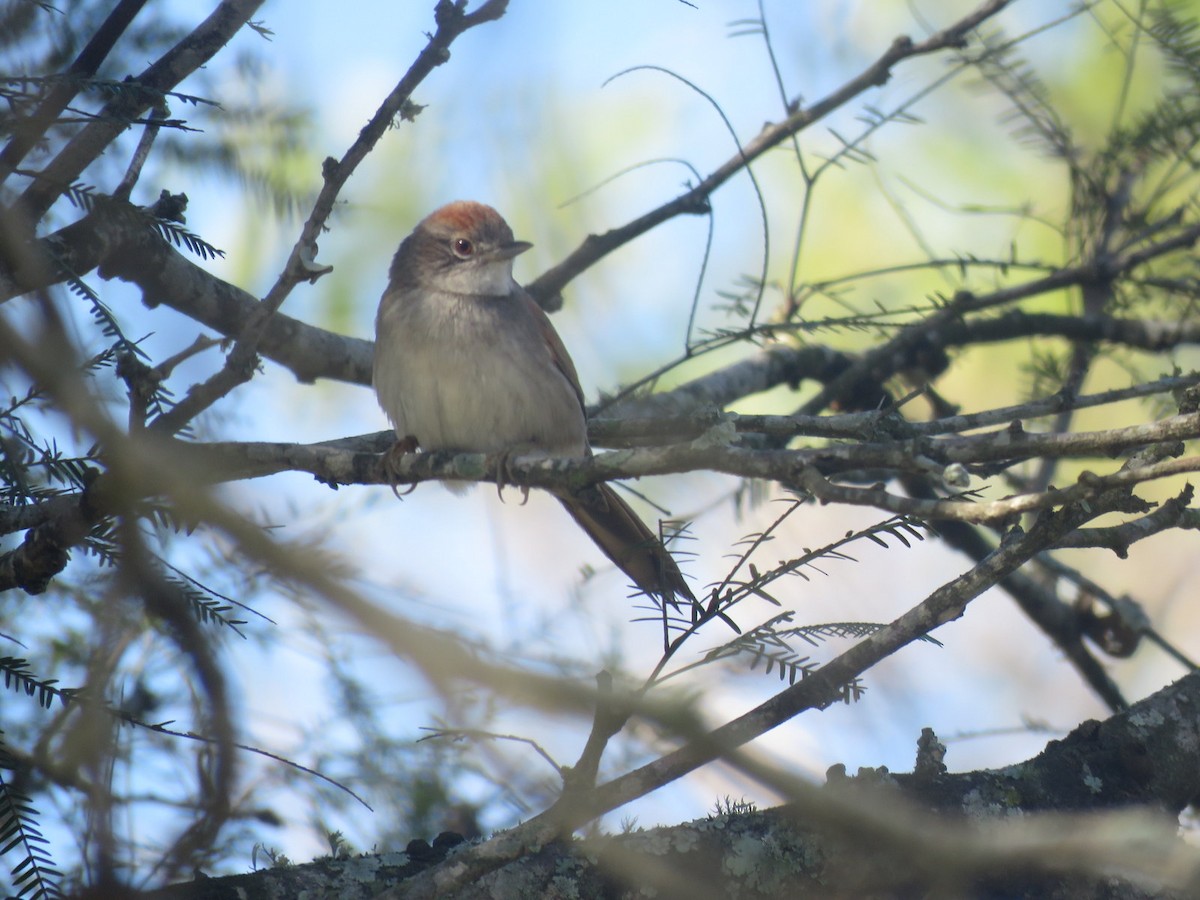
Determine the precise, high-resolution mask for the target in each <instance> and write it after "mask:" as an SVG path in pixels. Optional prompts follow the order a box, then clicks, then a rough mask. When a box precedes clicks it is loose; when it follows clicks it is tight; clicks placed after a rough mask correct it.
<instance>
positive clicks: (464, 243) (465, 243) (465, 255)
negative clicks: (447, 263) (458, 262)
mask: <svg viewBox="0 0 1200 900" xmlns="http://www.w3.org/2000/svg"><path fill="white" fill-rule="evenodd" d="M450 247H451V248H452V249H453V250H454V255H455V256H457V257H458V258H459V259H469V258H470V257H472V256H474V255H475V245H474V244H473V243H471V241H470V240H469V239H467V238H465V237H460V238H455V239H454V240H453V241H451V242H450Z"/></svg>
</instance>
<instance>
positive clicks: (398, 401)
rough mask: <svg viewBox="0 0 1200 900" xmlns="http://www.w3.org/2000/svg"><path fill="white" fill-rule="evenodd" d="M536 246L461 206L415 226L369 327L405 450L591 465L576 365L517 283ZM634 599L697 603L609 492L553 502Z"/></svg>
mask: <svg viewBox="0 0 1200 900" xmlns="http://www.w3.org/2000/svg"><path fill="white" fill-rule="evenodd" d="M531 246H532V245H531V244H529V243H527V242H526V241H516V240H513V233H512V229H511V228H509V227H508V223H507V222H505V221H504V219H503V218H501V216H500V214H499V213H498V212H496V211H495V210H494V209H492V208H491V207H490V206H485V205H483V204H482V203H472V202H467V201H458V202H455V203H451V204H448V205H447V206H443V207H442V208H441V209H438V210H436V211H435V212H433V213H431V214H430V215H429V216H428V217H426V218H425V219H424V220H423V221H421V222H420V223H419V224H418V225H417V227H416V228H415V229H414V230H413V233H412V234H410V235H409V236H408V237H407V238H405V239H404V241H403V242H402V243H401V244H400V249H399V250H397V251H396V256H395V258H394V259H393V260H392V267H391V270H390V273H389V275H390V277H389V282H388V286H387V290H385V291H384V292H383V297H382V298H381V299H380V301H379V313H378V315H377V316H376V319H375V368H374V378H373V380H374V384H375V393H376V395H377V396H378V398H379V405H380V406H381V407H383V410H384V412H386V413H387V415H388V418H389V419H390V420H391V422H392V425H393V426H394V427H395V429H396V437H397V438H398V441H399V445H400V446H401V447H402V448H409V449H411V448H412V447H414V446H419V447H421V448H422V449H424V450H457V451H461V452H464V453H504V454H510V455H518V456H536V455H545V456H576V457H578V456H590V455H591V452H592V451H591V447H590V446H588V439H587V416H586V413H585V412H584V406H583V391H582V390H581V389H580V387H579V376H578V375H576V374H575V365H574V363H572V362H571V357H570V356H568V355H567V349H566V347H564V346H563V343H562V340H561V339H560V338H559V336H558V333H557V332H556V331H555V330H554V326H553V325H551V324H550V319H549V318H548V317H547V316H546V314H545V312H543V311H542V309H541V307H539V306H538V305H537V303H536V302H534V299H533V298H532V297H531V296H530V295H529V294H528V293H527V292H526V291H525V289H524V288H522V287H521V286H520V285H519V284H517V283H516V282H515V281H514V280H513V276H512V265H513V262H512V261H513V258H514V257H516V256H517V255H518V254H521V253H524V252H525V251H526V250H528V249H529V248H530V247H531ZM557 496H558V499H559V501H560V502H561V503H562V505H563V506H564V507H566V510H567V512H569V513H570V514H571V516H572V517H573V518H574V519H575V521H576V522H577V523H578V524H579V526H580V527H581V528H582V529H583V530H584V531H585V532H587V534H588V536H589V537H590V538H591V539H592V540H593V541H595V543H596V545H597V546H598V547H599V548H600V549H601V550H603V551H604V554H605V555H606V556H607V557H608V558H609V559H610V560H612V561H613V562H614V563H615V564H616V565H617V566H618V567H619V568H620V569H621V570H622V571H623V572H624V573H625V574H626V575H628V576H629V578H630V579H632V580H633V583H634V584H635V585H637V587H638V589H639V590H641V591H644V592H646V593H647V594H655V595H657V596H659V597H661V598H663V599H664V600H666V601H668V602H672V603H673V602H674V601H675V597H676V596H682V597H684V598H687V599H688V600H693V601H694V599H695V598H694V597H693V595H692V591H691V589H690V588H689V587H688V585H687V582H686V581H684V578H683V575H682V573H681V572H680V571H679V567H678V566H677V565H676V564H675V561H674V560H673V559H672V558H671V555H670V554H669V553H668V552H667V550H666V548H665V547H664V546H663V545H662V543H661V542H660V541H659V539H658V537H657V535H655V533H654V532H652V531H651V530H650V529H649V528H648V527H647V526H646V524H645V523H644V522H642V520H641V519H639V518H638V516H637V514H636V513H634V511H633V510H632V509H630V508H629V505H628V504H627V503H625V501H624V500H622V499H621V498H620V497H619V496H617V494H616V492H614V491H613V489H612V488H610V487H609V486H608V485H607V484H600V485H597V486H595V487H593V488H589V489H587V490H585V491H583V492H581V493H580V494H570V493H562V494H559V495H557Z"/></svg>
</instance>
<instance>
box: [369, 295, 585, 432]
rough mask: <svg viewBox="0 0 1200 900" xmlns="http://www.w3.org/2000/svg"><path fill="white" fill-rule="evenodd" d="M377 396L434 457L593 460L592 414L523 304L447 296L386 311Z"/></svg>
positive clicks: (377, 360)
mask: <svg viewBox="0 0 1200 900" xmlns="http://www.w3.org/2000/svg"><path fill="white" fill-rule="evenodd" d="M376 331H377V341H376V347H375V372H374V380H375V389H376V392H377V394H378V396H379V402H380V405H381V406H382V407H383V409H384V411H385V412H386V413H387V414H388V416H389V418H391V420H392V424H393V425H394V426H395V429H396V434H397V435H398V436H399V437H402V438H403V437H406V436H409V435H411V436H413V437H415V438H416V439H417V442H418V443H419V444H420V446H421V447H422V448H424V449H426V450H463V451H469V452H478V453H495V452H500V451H506V450H512V451H517V452H525V453H529V452H538V451H541V452H544V453H547V454H552V455H563V456H582V455H584V454H585V453H586V452H587V437H586V434H587V431H586V422H585V418H584V413H583V409H582V407H581V405H580V402H579V397H578V395H577V394H576V393H575V389H574V387H573V385H572V384H571V383H570V381H568V380H567V378H566V376H565V375H563V373H562V372H561V371H560V370H559V369H558V367H557V366H556V365H555V364H554V361H553V358H552V355H551V353H550V351H549V349H548V348H547V346H546V342H545V338H544V336H543V335H542V333H541V329H540V327H539V324H538V322H537V321H536V320H535V319H534V318H533V316H532V315H530V314H529V313H528V312H527V311H526V310H525V309H524V308H523V307H522V306H521V301H520V300H519V299H518V298H509V297H480V296H471V295H463V294H449V293H442V294H436V295H429V294H426V295H424V297H423V299H422V301H420V302H417V303H410V304H392V305H389V304H388V303H386V302H385V303H384V304H383V305H382V306H381V308H380V314H379V319H378V322H377V329H376Z"/></svg>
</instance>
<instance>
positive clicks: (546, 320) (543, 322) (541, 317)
mask: <svg viewBox="0 0 1200 900" xmlns="http://www.w3.org/2000/svg"><path fill="white" fill-rule="evenodd" d="M521 299H522V300H523V301H524V302H525V305H526V306H527V307H528V309H529V315H530V316H532V317H533V320H534V321H535V322H536V323H537V326H538V329H539V330H540V331H541V333H542V337H544V338H545V339H546V349H547V351H548V352H549V354H550V361H551V362H552V363H553V364H554V367H555V368H556V369H558V371H560V372H561V373H562V375H563V377H564V378H565V379H567V381H568V382H570V385H571V387H572V388H573V389H574V390H575V396H576V397H578V398H579V408H580V409H583V408H584V403H583V388H581V387H580V386H579V374H578V373H577V372H576V371H575V363H573V362H571V355H570V354H569V353H567V348H566V345H565V344H563V342H562V338H560V337H559V336H558V332H557V331H555V330H554V325H553V324H551V322H550V317H549V316H548V315H546V311H545V310H543V309H542V308H541V307H540V306H538V305H537V301H536V300H534V299H533V297H531V296H530V295H529V294H528V293H526V292H525V291H524V290H522V291H521Z"/></svg>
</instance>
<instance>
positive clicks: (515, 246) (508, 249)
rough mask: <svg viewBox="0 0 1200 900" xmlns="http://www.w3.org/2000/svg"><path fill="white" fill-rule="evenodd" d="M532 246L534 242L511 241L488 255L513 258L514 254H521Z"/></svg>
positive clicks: (496, 257)
mask: <svg viewBox="0 0 1200 900" xmlns="http://www.w3.org/2000/svg"><path fill="white" fill-rule="evenodd" d="M532 246H533V244H531V243H529V241H509V242H508V243H507V244H501V245H500V246H499V247H497V248H496V249H495V250H493V251H491V252H490V253H489V254H488V257H489V258H490V259H512V258H513V257H514V256H520V255H521V254H522V253H524V252H525V251H526V250H528V249H529V248H530V247H532Z"/></svg>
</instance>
